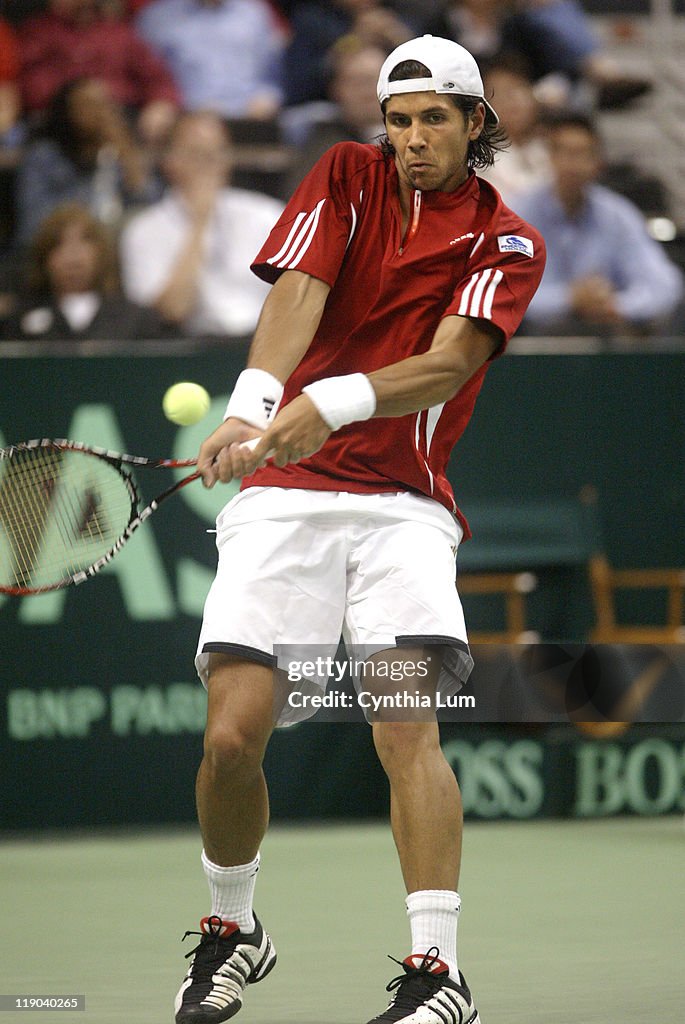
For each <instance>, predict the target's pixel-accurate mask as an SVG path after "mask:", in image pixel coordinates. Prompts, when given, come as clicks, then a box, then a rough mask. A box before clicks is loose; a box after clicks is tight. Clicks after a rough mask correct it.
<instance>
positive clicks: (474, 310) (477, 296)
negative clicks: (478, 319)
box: [469, 268, 492, 316]
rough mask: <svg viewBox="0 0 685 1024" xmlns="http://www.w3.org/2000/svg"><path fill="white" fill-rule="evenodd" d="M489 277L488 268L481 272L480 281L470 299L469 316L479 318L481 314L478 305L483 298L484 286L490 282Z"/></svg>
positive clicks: (489, 271) (490, 271)
mask: <svg viewBox="0 0 685 1024" xmlns="http://www.w3.org/2000/svg"><path fill="white" fill-rule="evenodd" d="M491 276H492V270H491V269H490V268H488V269H487V270H483V271H482V272H481V277H480V281H479V282H478V284H477V285H476V287H475V288H474V289H473V296H472V297H471V308H470V309H469V316H481V313H480V303H481V299H482V298H483V292H484V291H485V286H486V284H487V283H488V281H489V280H490V277H491Z"/></svg>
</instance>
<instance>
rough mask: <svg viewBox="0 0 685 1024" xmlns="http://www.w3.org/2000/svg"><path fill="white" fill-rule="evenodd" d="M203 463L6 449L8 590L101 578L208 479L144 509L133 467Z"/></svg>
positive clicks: (1, 499)
mask: <svg viewBox="0 0 685 1024" xmlns="http://www.w3.org/2000/svg"><path fill="white" fill-rule="evenodd" d="M258 440H259V439H258V438H256V439H253V441H252V442H251V443H250V442H246V443H249V444H250V447H253V446H254V445H256V444H257V441H258ZM195 465H196V461H195V460H194V459H146V458H143V457H142V456H139V455H120V454H119V453H117V452H112V451H108V450H107V449H105V448H93V447H89V446H87V445H85V444H81V443H80V442H78V441H64V440H56V441H52V440H49V439H47V438H41V439H37V440H34V441H24V442H22V443H20V444H14V445H11V446H10V447H9V448H0V592H2V593H5V594H18V595H28V594H42V593H45V592H46V591H49V590H58V589H60V588H62V587H68V586H70V585H71V584H78V583H84V582H85V581H86V580H87V579H90V578H91V577H92V576H95V575H97V573H98V572H100V570H101V569H102V568H104V566H106V565H107V564H108V562H110V561H111V560H112V559H113V558H114V556H115V555H116V554H117V552H118V551H121V549H122V548H123V546H124V544H125V543H126V542H127V541H128V539H129V538H130V537H131V536H132V535H133V534H134V533H135V531H136V530H137V529H138V527H139V526H140V525H141V524H142V523H144V522H145V520H146V519H148V518H149V517H150V516H151V515H152V513H153V512H155V511H156V510H157V509H158V508H159V506H160V505H161V504H162V502H163V501H166V499H167V498H170V497H171V495H172V494H176V493H177V492H178V491H180V490H181V489H182V488H183V487H186V486H187V485H188V484H190V483H192V482H193V481H194V480H197V479H198V478H199V476H200V474H199V473H198V472H197V471H195V472H193V473H190V474H189V475H188V476H185V477H183V478H182V479H181V480H178V481H177V482H176V483H175V484H173V485H172V486H171V487H168V488H167V489H166V490H165V491H162V492H161V494H158V495H157V497H156V498H155V499H154V500H153V501H151V502H150V504H149V505H145V506H143V502H142V500H141V498H140V495H139V493H138V490H137V488H136V484H135V481H134V479H133V476H132V473H131V470H133V469H164V468H166V469H178V468H183V467H190V466H195Z"/></svg>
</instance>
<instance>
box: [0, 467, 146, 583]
mask: <svg viewBox="0 0 685 1024" xmlns="http://www.w3.org/2000/svg"><path fill="white" fill-rule="evenodd" d="M0 474H1V477H0V583H2V584H3V585H5V586H16V587H17V588H20V589H23V588H28V589H31V588H36V587H40V588H41V589H43V588H44V589H49V588H50V586H55V585H58V584H59V583H60V582H61V581H63V580H65V579H69V578H71V577H72V576H73V575H74V574H75V573H77V572H79V571H81V570H83V569H85V568H87V567H88V566H90V565H91V564H92V563H93V562H94V561H96V560H97V559H98V558H100V557H102V556H103V555H105V554H106V553H107V552H108V551H109V550H110V549H111V547H112V546H113V545H114V544H115V543H116V541H117V540H118V538H119V537H120V536H121V535H122V533H123V532H124V530H125V529H126V526H127V524H128V521H129V518H130V516H131V510H132V506H133V504H134V494H132V493H131V491H130V490H129V487H128V484H127V481H126V479H125V478H124V477H123V476H122V475H121V474H120V472H119V471H118V469H117V468H116V467H114V466H112V465H111V464H110V463H108V462H105V461H104V460H102V459H100V458H96V457H93V456H90V455H88V454H87V453H83V452H78V451H71V450H59V449H51V448H35V449H28V450H18V451H17V452H15V453H14V455H13V457H12V458H11V459H8V460H4V461H3V462H2V463H0Z"/></svg>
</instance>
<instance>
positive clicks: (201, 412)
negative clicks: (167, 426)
mask: <svg viewBox="0 0 685 1024" xmlns="http://www.w3.org/2000/svg"><path fill="white" fill-rule="evenodd" d="M209 406H210V398H209V394H208V393H207V391H206V390H205V388H203V387H202V385H201V384H193V383H192V382H191V381H187V380H184V381H181V382H180V383H179V384H172V386H171V387H170V388H169V390H168V391H167V392H166V394H165V395H164V398H163V399H162V408H163V410H164V415H165V416H166V418H167V419H168V420H171V422H172V423H178V425H179V426H181V427H189V426H191V424H193V423H197V422H198V421H199V420H201V419H202V417H203V416H206V415H207V412H208V411H209Z"/></svg>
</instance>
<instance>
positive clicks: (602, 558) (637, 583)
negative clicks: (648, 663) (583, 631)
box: [588, 552, 685, 644]
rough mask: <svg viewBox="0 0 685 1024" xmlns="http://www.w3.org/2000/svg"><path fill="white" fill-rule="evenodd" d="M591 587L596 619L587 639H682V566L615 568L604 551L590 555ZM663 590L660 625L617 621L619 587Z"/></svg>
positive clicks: (659, 641) (666, 641) (657, 641)
mask: <svg viewBox="0 0 685 1024" xmlns="http://www.w3.org/2000/svg"><path fill="white" fill-rule="evenodd" d="M588 569H589V573H590V587H591V589H592V598H593V601H594V606H595V616H596V622H595V626H594V629H593V630H592V633H591V634H590V639H591V640H592V641H593V642H594V643H598V644H677V643H683V641H685V626H683V590H685V569H614V568H612V566H611V565H610V564H609V560H608V559H607V557H606V555H605V554H604V553H603V552H597V553H595V554H593V555H592V556H591V557H590V562H589V566H588ZM655 589H660V590H665V591H666V593H667V595H668V605H667V611H666V622H665V623H664V624H663V625H654V626H649V625H638V624H623V623H618V622H617V621H616V602H615V594H616V591H618V590H655Z"/></svg>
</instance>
